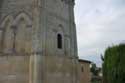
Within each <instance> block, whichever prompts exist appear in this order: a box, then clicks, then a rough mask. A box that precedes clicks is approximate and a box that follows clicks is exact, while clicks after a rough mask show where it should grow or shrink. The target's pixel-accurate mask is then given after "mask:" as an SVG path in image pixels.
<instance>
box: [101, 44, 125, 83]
mask: <svg viewBox="0 0 125 83" xmlns="http://www.w3.org/2000/svg"><path fill="white" fill-rule="evenodd" d="M103 77H104V83H125V44H120V45H117V46H113V47H109V48H107V49H106V51H105V55H104V63H103Z"/></svg>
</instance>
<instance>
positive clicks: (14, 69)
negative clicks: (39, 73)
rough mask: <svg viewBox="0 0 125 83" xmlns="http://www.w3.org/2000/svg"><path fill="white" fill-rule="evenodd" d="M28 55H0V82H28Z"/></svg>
mask: <svg viewBox="0 0 125 83" xmlns="http://www.w3.org/2000/svg"><path fill="white" fill-rule="evenodd" d="M29 59H30V58H29V56H13V55H10V56H0V83H28V82H29V62H30V61H29Z"/></svg>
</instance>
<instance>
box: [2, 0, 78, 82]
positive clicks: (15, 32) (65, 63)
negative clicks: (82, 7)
mask: <svg viewBox="0 0 125 83" xmlns="http://www.w3.org/2000/svg"><path fill="white" fill-rule="evenodd" d="M73 7H74V0H67V1H66V0H1V1H0V83H78V76H77V75H78V72H77V71H78V69H77V66H78V60H77V42H76V30H75V24H74V12H73ZM58 34H60V35H61V36H62V48H61V49H59V48H58V46H57V45H58V42H57V35H58ZM1 76H2V77H1Z"/></svg>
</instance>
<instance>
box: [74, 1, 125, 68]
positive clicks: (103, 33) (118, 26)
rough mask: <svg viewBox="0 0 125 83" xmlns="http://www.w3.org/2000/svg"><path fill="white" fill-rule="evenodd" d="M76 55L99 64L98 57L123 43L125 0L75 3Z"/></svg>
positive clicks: (124, 37)
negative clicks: (111, 47) (110, 47)
mask: <svg viewBox="0 0 125 83" xmlns="http://www.w3.org/2000/svg"><path fill="white" fill-rule="evenodd" d="M75 21H76V28H77V38H78V55H79V57H80V58H82V59H87V60H90V61H93V62H95V63H97V65H98V66H100V65H101V59H100V54H103V53H104V51H105V49H106V48H107V47H108V46H112V45H116V44H119V43H121V42H123V41H124V40H125V0H76V4H75Z"/></svg>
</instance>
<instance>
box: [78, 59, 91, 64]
mask: <svg viewBox="0 0 125 83" xmlns="http://www.w3.org/2000/svg"><path fill="white" fill-rule="evenodd" d="M79 62H85V63H91V61H88V60H83V59H79Z"/></svg>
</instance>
